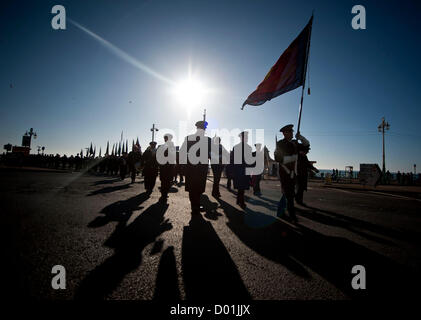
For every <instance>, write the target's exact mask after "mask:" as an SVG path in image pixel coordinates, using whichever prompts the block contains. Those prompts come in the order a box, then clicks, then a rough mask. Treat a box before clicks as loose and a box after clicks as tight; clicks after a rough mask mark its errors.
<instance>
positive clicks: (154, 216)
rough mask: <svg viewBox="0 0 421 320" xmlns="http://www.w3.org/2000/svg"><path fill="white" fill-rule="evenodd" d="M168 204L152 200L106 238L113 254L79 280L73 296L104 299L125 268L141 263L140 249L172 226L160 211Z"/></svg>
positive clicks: (134, 266)
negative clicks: (139, 212)
mask: <svg viewBox="0 0 421 320" xmlns="http://www.w3.org/2000/svg"><path fill="white" fill-rule="evenodd" d="M167 208H168V205H164V204H161V203H155V204H153V205H151V206H150V207H148V208H147V209H146V210H145V211H144V212H142V213H141V214H140V215H139V216H138V217H137V218H136V219H135V220H134V221H133V222H132V223H131V224H130V225H128V226H127V227H124V228H123V229H122V230H121V231H119V232H118V233H114V234H113V235H112V236H111V237H110V239H108V240H107V241H106V243H107V246H109V247H112V248H114V250H115V252H114V255H113V256H111V257H109V258H107V259H106V260H105V261H104V262H103V263H102V264H101V265H99V266H97V267H96V268H95V269H94V270H92V271H91V272H89V274H88V275H87V276H86V277H85V278H84V279H83V280H82V282H81V283H80V285H79V287H78V288H77V290H76V294H75V299H86V300H95V299H104V298H105V297H107V296H108V295H109V294H111V293H112V292H113V291H114V289H115V288H116V287H117V286H118V285H119V283H120V282H121V281H122V280H123V278H124V277H125V276H126V274H128V273H129V272H131V271H133V270H135V269H136V268H138V267H139V266H140V265H141V263H142V251H143V249H144V248H145V247H146V246H147V245H148V244H150V243H153V242H154V241H155V239H156V238H157V237H158V236H160V235H161V234H162V233H164V232H165V231H167V230H170V229H172V224H171V223H169V221H168V219H165V220H164V214H165V212H166V210H167Z"/></svg>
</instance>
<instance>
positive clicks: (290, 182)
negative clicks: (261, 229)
mask: <svg viewBox="0 0 421 320" xmlns="http://www.w3.org/2000/svg"><path fill="white" fill-rule="evenodd" d="M292 127H293V125H292V124H290V125H286V126H284V127H283V128H281V130H280V131H281V132H282V133H283V134H284V136H285V138H284V139H282V140H280V141H278V142H277V144H276V151H275V160H276V161H277V162H279V178H280V180H281V188H282V192H283V193H284V195H285V197H286V201H287V209H288V213H289V215H290V218H291V220H292V221H294V222H296V221H297V217H296V215H295V206H294V196H295V183H296V177H297V160H298V152H299V150H300V148H301V147H302V146H303V145H302V144H299V143H298V141H297V140H292V136H293V129H292ZM287 135H289V137H290V139H288V138H287ZM304 140H305V138H304ZM305 142H306V144H307V143H308V142H307V140H305ZM280 203H281V202H280ZM278 213H279V208H278Z"/></svg>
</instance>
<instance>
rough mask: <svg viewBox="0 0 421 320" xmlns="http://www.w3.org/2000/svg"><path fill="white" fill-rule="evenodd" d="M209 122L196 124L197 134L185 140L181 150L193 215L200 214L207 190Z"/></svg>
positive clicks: (209, 147)
mask: <svg viewBox="0 0 421 320" xmlns="http://www.w3.org/2000/svg"><path fill="white" fill-rule="evenodd" d="M206 126H207V122H206V121H198V122H196V128H197V131H196V133H194V134H192V135H189V136H187V137H186V138H185V139H184V142H183V145H182V146H181V149H180V163H181V164H183V163H185V161H186V160H187V164H186V165H185V172H184V174H185V177H186V185H185V188H186V191H187V192H188V193H189V198H190V203H191V209H192V214H199V213H200V210H201V209H203V207H201V206H200V196H201V195H202V193H204V192H205V189H206V178H207V174H208V167H209V159H210V149H211V139H210V138H209V137H206V136H205V130H206Z"/></svg>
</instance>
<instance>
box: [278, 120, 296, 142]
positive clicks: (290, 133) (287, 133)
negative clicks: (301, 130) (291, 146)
mask: <svg viewBox="0 0 421 320" xmlns="http://www.w3.org/2000/svg"><path fill="white" fill-rule="evenodd" d="M293 127H294V125H293V124H287V125H286V126H284V127H282V128H281V129H280V130H279V131H281V132H282V133H283V135H284V137H285V139H287V140H288V141H291V140H292V138H293V137H294V129H292V128H293Z"/></svg>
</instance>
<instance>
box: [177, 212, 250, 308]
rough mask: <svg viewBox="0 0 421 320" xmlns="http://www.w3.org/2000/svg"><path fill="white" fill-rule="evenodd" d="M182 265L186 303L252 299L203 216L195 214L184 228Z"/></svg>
mask: <svg viewBox="0 0 421 320" xmlns="http://www.w3.org/2000/svg"><path fill="white" fill-rule="evenodd" d="M181 262H182V273H183V279H184V288H185V293H186V300H189V301H203V302H207V303H208V302H209V301H220V300H223V301H232V300H234V301H241V302H245V301H248V300H250V299H251V297H250V294H249V292H248V291H247V288H246V287H245V285H244V283H243V281H242V279H241V276H240V274H239V272H238V269H237V266H236V265H235V263H234V262H233V261H232V259H231V256H230V254H229V253H228V251H227V249H226V248H225V246H224V244H223V242H222V241H221V239H220V238H219V237H218V235H217V233H216V232H215V230H214V229H213V227H212V224H211V223H210V222H209V221H206V220H204V219H203V217H202V215H201V214H194V215H192V218H191V221H190V224H189V226H185V227H184V232H183V242H182V257H181Z"/></svg>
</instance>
